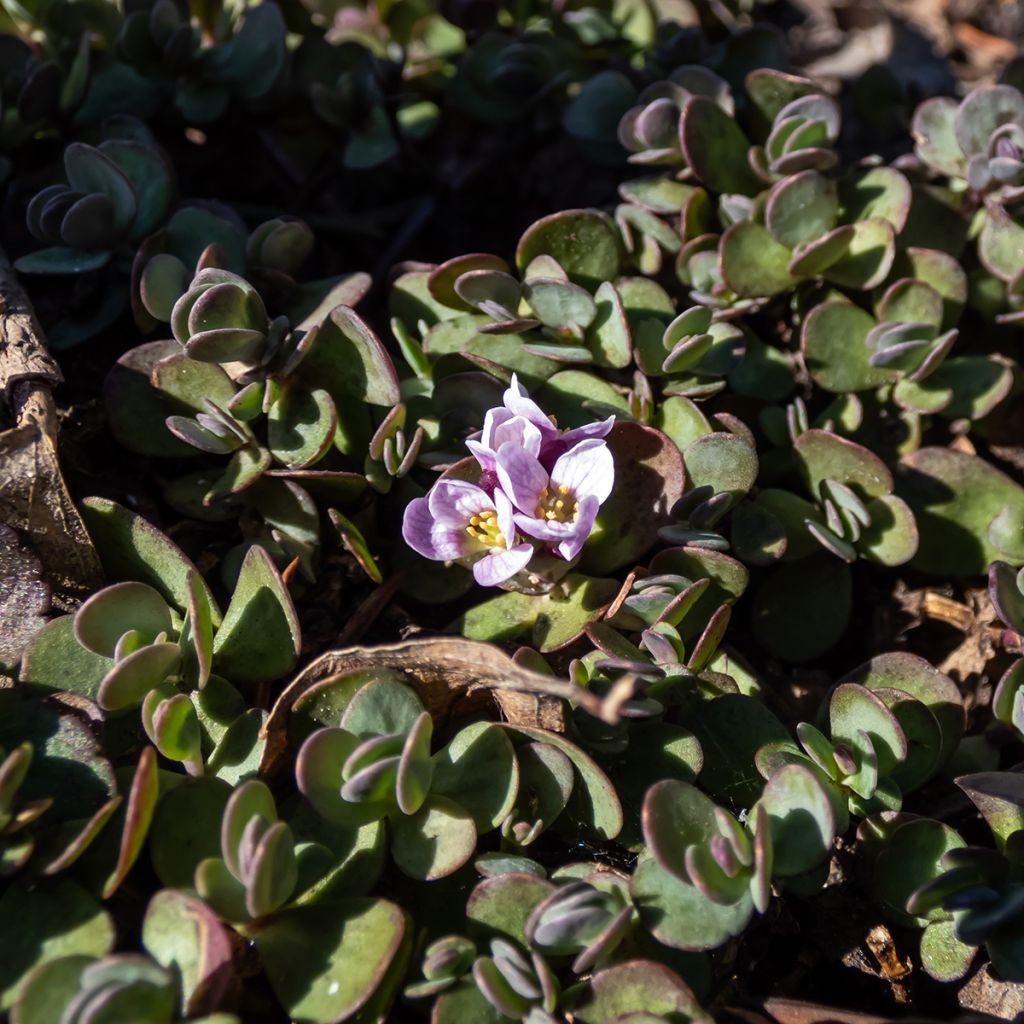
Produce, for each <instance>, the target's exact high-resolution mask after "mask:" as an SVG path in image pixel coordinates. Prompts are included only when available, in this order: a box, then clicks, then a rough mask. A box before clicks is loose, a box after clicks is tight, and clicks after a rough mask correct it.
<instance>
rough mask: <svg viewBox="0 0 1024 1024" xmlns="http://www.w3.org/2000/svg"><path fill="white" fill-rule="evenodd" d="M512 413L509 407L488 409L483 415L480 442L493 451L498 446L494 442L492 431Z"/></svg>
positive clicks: (512, 414)
mask: <svg viewBox="0 0 1024 1024" xmlns="http://www.w3.org/2000/svg"><path fill="white" fill-rule="evenodd" d="M514 415H515V414H514V413H513V412H512V411H511V409H505V408H501V409H488V410H487V415H486V416H484V428H483V430H482V431H480V443H481V444H483V445H486V446H487V447H488V448H490V449H491V451H494V450H495V449H496V448H497V447H498V446H497V445H496V444H495V443H494V432H495V431H496V430H497V429H498V427H500V426H501V425H502V424H503V423H507V422H508V421H509V420H510V419H512V417H513V416H514Z"/></svg>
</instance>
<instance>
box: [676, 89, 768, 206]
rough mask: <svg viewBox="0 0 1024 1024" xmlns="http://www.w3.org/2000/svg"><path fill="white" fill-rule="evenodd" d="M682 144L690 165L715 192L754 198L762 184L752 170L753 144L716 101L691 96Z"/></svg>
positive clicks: (683, 122) (682, 119) (681, 126)
mask: <svg viewBox="0 0 1024 1024" xmlns="http://www.w3.org/2000/svg"><path fill="white" fill-rule="evenodd" d="M679 142H680V145H681V146H682V149H683V154H684V155H685V157H686V162H687V163H688V164H689V165H690V167H691V168H692V169H693V171H694V173H695V174H696V175H697V178H698V179H699V180H700V182H701V184H703V185H705V186H706V187H707V188H708V189H710V190H711V191H713V192H739V193H741V194H743V195H748V196H752V195H754V194H756V193H757V192H758V191H760V188H761V182H760V181H759V180H758V178H757V176H756V175H755V174H754V172H753V171H752V170H751V169H750V164H749V163H748V162H747V150H748V149H749V148H750V143H749V142H748V141H747V138H746V136H745V135H744V134H743V132H742V131H741V130H740V127H739V125H737V124H736V122H735V121H734V120H733V119H732V117H730V116H729V114H727V113H726V112H725V111H724V110H723V109H722V108H721V107H720V106H719V105H718V104H717V103H715V101H714V100H712V99H709V98H708V97H707V96H691V97H690V98H689V99H688V100H687V101H686V106H685V107H683V111H682V114H681V115H680V120H679Z"/></svg>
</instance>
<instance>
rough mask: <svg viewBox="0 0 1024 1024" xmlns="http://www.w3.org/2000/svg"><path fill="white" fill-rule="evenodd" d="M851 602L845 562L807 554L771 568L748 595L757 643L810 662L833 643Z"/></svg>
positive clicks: (844, 624)
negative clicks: (752, 598)
mask: <svg viewBox="0 0 1024 1024" xmlns="http://www.w3.org/2000/svg"><path fill="white" fill-rule="evenodd" d="M852 603H853V582H852V579H851V577H850V569H849V566H847V565H845V564H844V563H843V562H841V561H840V560H839V559H838V558H836V557H835V556H833V555H830V554H825V553H822V554H820V555H812V556H811V557H810V558H805V559H802V560H801V561H799V562H790V563H787V564H785V565H781V566H779V567H778V568H776V569H773V570H772V571H771V573H770V574H769V575H768V577H767V578H766V579H765V580H764V582H763V583H762V584H761V586H760V587H759V588H758V591H757V593H756V594H755V595H754V607H753V611H752V622H751V624H752V627H753V631H754V637H755V639H756V640H757V642H758V643H759V644H760V645H761V646H762V647H763V648H764V649H765V650H766V651H768V652H769V653H770V654H773V655H774V656H775V657H777V658H782V659H783V660H784V661H795V662H803V661H810V660H812V659H813V658H817V657H818V656H819V655H821V654H824V653H825V652H826V651H827V650H829V649H830V648H831V647H833V646H834V645H835V644H836V643H838V641H839V639H840V637H842V635H843V634H844V633H845V632H846V627H847V624H848V623H849V621H850V611H851V608H852Z"/></svg>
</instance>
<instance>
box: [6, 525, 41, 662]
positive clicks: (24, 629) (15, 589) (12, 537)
mask: <svg viewBox="0 0 1024 1024" xmlns="http://www.w3.org/2000/svg"><path fill="white" fill-rule="evenodd" d="M49 611H50V585H49V584H48V583H47V582H46V580H45V579H44V578H43V566H42V563H41V562H40V561H39V559H38V557H37V556H36V554H35V552H34V551H32V549H31V548H30V547H28V546H27V545H26V544H24V543H23V542H22V540H21V538H20V537H19V536H18V534H17V532H16V531H14V530H12V529H11V528H10V527H9V526H5V525H4V524H3V523H0V666H6V667H13V666H14V665H17V664H18V662H19V661H20V660H21V652H22V651H23V650H24V649H25V647H26V645H27V644H28V642H29V641H30V640H31V639H32V637H33V636H35V634H36V633H37V632H38V631H39V630H40V629H42V627H43V625H44V624H45V623H46V616H47V614H48V613H49Z"/></svg>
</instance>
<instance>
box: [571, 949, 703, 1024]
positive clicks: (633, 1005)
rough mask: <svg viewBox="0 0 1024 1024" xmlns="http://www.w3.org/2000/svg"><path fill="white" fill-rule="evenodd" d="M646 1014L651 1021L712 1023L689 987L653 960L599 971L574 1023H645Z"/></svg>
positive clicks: (582, 1000)
mask: <svg viewBox="0 0 1024 1024" xmlns="http://www.w3.org/2000/svg"><path fill="white" fill-rule="evenodd" d="M645 1014H650V1020H672V1021H678V1022H679V1024H684V1022H686V1024H689V1022H700V1024H704V1022H710V1020H711V1018H710V1017H709V1016H708V1014H706V1013H705V1012H704V1010H703V1009H701V1006H700V1004H699V1003H698V1002H697V998H696V996H694V994H693V992H692V991H691V990H690V987H689V985H687V984H686V983H685V982H684V981H682V979H681V978H679V976H678V975H677V974H675V973H674V972H673V971H671V970H669V968H668V967H666V966H665V965H664V964H661V963H656V962H655V961H653V960H630V961H629V962H628V963H624V964H616V965H615V966H614V967H606V968H605V969H604V970H603V971H598V972H597V973H596V974H595V975H594V976H593V977H592V978H591V979H590V982H589V984H588V986H587V988H586V991H585V994H584V996H583V998H582V999H581V1000H580V1002H579V1003H577V1004H576V1005H575V1006H574V1008H573V1020H575V1021H579V1022H580V1024H616V1022H620V1021H623V1020H629V1021H635V1022H637V1024H643V1021H644V1015H645Z"/></svg>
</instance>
